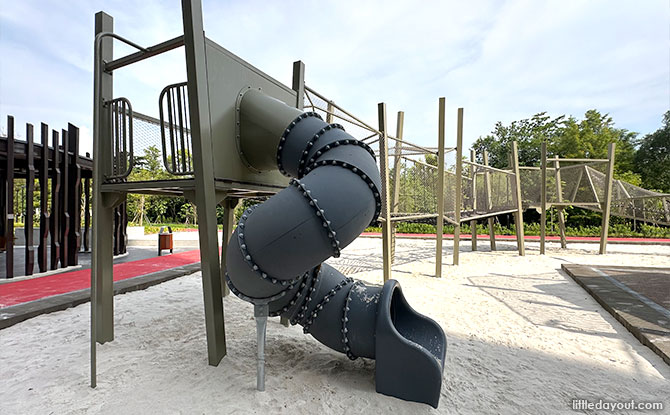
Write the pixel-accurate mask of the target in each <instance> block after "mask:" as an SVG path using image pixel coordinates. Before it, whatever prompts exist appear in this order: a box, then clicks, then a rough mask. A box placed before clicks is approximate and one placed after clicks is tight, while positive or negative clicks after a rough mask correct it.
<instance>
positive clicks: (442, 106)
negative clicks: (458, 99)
mask: <svg viewBox="0 0 670 415" xmlns="http://www.w3.org/2000/svg"><path fill="white" fill-rule="evenodd" d="M445 112H446V100H445V98H444V97H441V98H440V101H439V106H438V113H437V114H438V120H437V222H436V225H437V226H436V228H437V230H436V232H435V245H436V248H435V276H436V277H438V278H441V277H442V234H443V233H444V141H445V140H444V138H445V137H444V136H445V130H444V128H445ZM399 158H400V157H396V159H399Z"/></svg>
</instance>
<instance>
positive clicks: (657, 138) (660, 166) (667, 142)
mask: <svg viewBox="0 0 670 415" xmlns="http://www.w3.org/2000/svg"><path fill="white" fill-rule="evenodd" d="M634 161H635V167H634V168H635V172H636V173H638V174H639V175H640V176H641V179H642V185H643V186H644V187H645V188H647V189H656V190H660V191H663V192H670V111H667V112H666V113H665V115H664V116H663V125H662V126H661V127H660V128H659V129H658V130H656V131H655V132H653V133H651V134H647V135H646V136H645V137H644V138H643V139H642V140H641V142H640V148H639V149H638V150H637V153H636V154H635V158H634Z"/></svg>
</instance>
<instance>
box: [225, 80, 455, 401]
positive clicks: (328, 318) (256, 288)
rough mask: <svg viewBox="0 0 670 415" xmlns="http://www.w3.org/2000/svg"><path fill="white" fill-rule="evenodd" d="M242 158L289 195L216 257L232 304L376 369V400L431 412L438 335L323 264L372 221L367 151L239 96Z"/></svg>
mask: <svg viewBox="0 0 670 415" xmlns="http://www.w3.org/2000/svg"><path fill="white" fill-rule="evenodd" d="M238 113H239V118H238V121H239V125H240V137H241V138H240V142H239V149H240V152H241V153H242V154H243V157H245V158H246V160H247V161H248V162H249V163H250V164H251V167H252V168H255V169H258V170H270V169H279V171H281V172H282V173H283V174H285V175H286V176H288V177H291V178H292V179H291V181H290V185H289V186H288V187H287V188H285V189H284V190H282V191H281V192H279V193H277V194H276V195H274V196H273V197H271V198H270V199H268V200H267V201H265V202H264V203H262V204H260V205H257V206H255V207H254V208H251V209H247V210H246V211H245V212H244V213H243V215H242V217H241V219H240V221H239V223H238V226H237V228H236V230H235V232H234V233H233V235H232V237H231V241H230V245H229V248H228V251H227V256H226V261H227V262H226V264H227V265H226V281H227V283H228V286H229V287H230V289H231V291H232V292H233V293H235V294H236V295H237V296H238V297H240V298H242V299H244V300H246V301H250V302H253V303H254V304H259V303H264V304H267V305H268V306H269V313H270V316H278V315H281V316H283V317H286V318H288V319H289V321H290V322H291V323H292V324H300V325H301V326H302V327H303V331H304V332H305V333H310V334H311V335H312V336H314V338H316V339H317V340H318V341H319V342H321V343H323V344H324V345H326V346H328V347H330V348H331V349H333V350H336V351H339V352H342V353H346V355H347V356H348V357H349V358H350V359H352V360H353V359H356V358H357V357H367V358H372V359H376V369H375V384H376V390H377V392H380V393H383V394H386V395H390V396H395V397H398V398H401V399H405V400H410V401H416V402H423V403H427V404H429V405H431V406H433V407H437V405H438V402H439V398H440V389H441V384H442V372H443V370H444V359H445V353H446V337H445V335H444V332H443V331H442V329H441V328H440V326H439V325H438V324H437V323H436V322H434V321H433V320H431V319H430V318H428V317H425V316H422V315H420V314H418V313H417V312H415V311H414V310H413V309H412V308H411V307H410V306H409V304H408V303H407V301H406V300H405V298H404V296H403V294H402V290H401V288H400V285H399V284H398V282H397V281H395V280H390V281H387V282H386V283H385V284H384V286H383V287H379V286H368V285H365V284H363V283H361V282H359V281H354V280H352V279H351V278H347V277H346V276H344V275H343V274H341V273H340V272H339V271H337V270H336V269H334V268H333V267H331V266H329V265H328V264H325V263H323V262H324V261H325V260H326V259H328V258H329V257H331V256H334V257H338V256H339V255H340V250H341V249H342V248H344V247H346V246H347V245H349V244H350V243H351V242H352V241H353V240H354V239H356V238H357V237H358V236H359V235H360V233H361V232H362V231H363V230H364V229H365V228H366V227H367V226H368V225H369V224H370V223H371V222H373V221H375V220H376V219H377V217H378V216H379V212H380V208H381V197H380V191H381V180H380V175H379V170H378V169H377V165H376V162H375V158H374V153H373V151H372V150H371V149H370V148H369V147H368V146H367V145H366V144H364V143H362V142H361V141H358V140H356V139H354V138H353V137H351V136H350V135H349V134H348V133H346V132H345V131H344V128H343V127H342V126H340V125H338V124H330V125H329V124H327V123H325V122H324V121H323V120H322V119H321V118H320V117H319V116H318V115H317V114H316V113H302V112H301V111H299V110H297V109H295V108H291V107H289V106H287V105H285V104H284V103H282V102H280V101H278V100H275V99H273V98H271V97H268V96H266V95H264V94H263V93H262V92H260V91H258V90H254V89H249V90H248V91H247V92H245V93H244V94H243V97H242V98H241V100H240V104H239V108H238Z"/></svg>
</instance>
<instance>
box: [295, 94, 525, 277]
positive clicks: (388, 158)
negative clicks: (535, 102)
mask: <svg viewBox="0 0 670 415" xmlns="http://www.w3.org/2000/svg"><path fill="white" fill-rule="evenodd" d="M445 106H446V105H445V100H444V98H441V99H440V100H439V114H440V115H439V122H438V143H437V144H438V145H437V146H436V147H426V146H422V145H418V144H415V143H413V142H411V141H409V140H407V139H405V138H404V137H403V126H404V113H403V112H402V111H401V112H399V113H398V115H397V122H396V130H395V134H392V133H391V132H390V131H389V129H388V125H387V124H388V122H387V115H386V106H385V104H383V103H382V104H379V105H378V125H377V127H374V126H372V125H370V124H368V123H366V122H364V121H362V120H360V119H359V118H357V117H356V116H354V115H352V114H351V113H350V112H348V111H346V110H345V109H343V108H342V107H340V106H338V105H337V104H335V103H334V102H333V101H332V100H329V99H328V98H326V97H324V96H323V95H321V94H319V93H318V92H316V91H315V90H313V89H311V88H309V87H307V86H306V87H305V110H310V111H314V112H317V113H319V114H320V115H321V116H322V117H323V118H324V119H325V120H327V121H328V122H331V123H339V124H342V125H343V126H344V127H345V129H346V130H347V131H353V132H354V134H355V137H356V138H358V139H360V140H362V141H364V142H365V143H366V144H368V145H369V146H371V147H372V148H373V149H374V151H375V154H376V156H377V163H378V165H379V168H380V171H381V172H382V201H383V202H382V205H383V206H382V214H381V216H380V218H379V221H380V223H381V225H382V239H383V253H384V255H383V256H384V278H385V280H386V279H388V278H389V277H390V269H391V264H392V263H393V262H394V256H395V227H396V225H397V224H398V223H400V222H421V223H433V224H435V225H436V227H437V232H436V242H437V243H436V255H435V257H436V275H441V269H442V257H443V246H442V238H443V227H444V224H445V223H448V224H451V225H459V224H461V223H463V222H469V223H470V224H471V229H473V232H476V226H475V224H476V221H477V220H482V219H487V220H488V222H489V225H490V226H489V229H490V232H491V235H490V243H491V248H492V249H495V235H494V234H493V232H494V227H493V218H494V217H495V216H496V215H501V214H506V213H513V214H515V215H516V218H517V221H521V220H522V219H521V212H522V206H521V203H520V200H521V198H520V194H521V193H520V188H519V186H520V182H519V179H518V178H519V174H517V173H516V172H517V171H519V170H518V161H516V160H518V157H517V152H516V145H515V144H514V145H513V148H512V149H511V153H512V154H513V155H514V156H513V160H515V162H514V163H512V165H511V166H512V167H511V168H510V169H508V170H504V169H497V168H494V167H491V166H489V165H488V156H487V155H486V154H482V156H481V162H478V161H477V159H476V157H475V154H474V152H471V154H470V159H469V160H466V159H464V158H463V156H464V154H463V146H462V141H463V109H462V108H461V109H459V110H458V113H457V132H456V141H457V142H456V146H454V147H447V146H445V118H446V117H445ZM439 218H442V220H439ZM517 228H518V229H519V233H518V234H517V241H518V249H519V253H520V254H521V255H523V254H524V251H525V250H524V243H523V227H517ZM454 233H455V235H454V250H453V255H452V256H453V263H454V264H455V265H456V264H458V262H459V242H460V226H454ZM476 244H477V238H476V237H474V238H472V246H473V249H476Z"/></svg>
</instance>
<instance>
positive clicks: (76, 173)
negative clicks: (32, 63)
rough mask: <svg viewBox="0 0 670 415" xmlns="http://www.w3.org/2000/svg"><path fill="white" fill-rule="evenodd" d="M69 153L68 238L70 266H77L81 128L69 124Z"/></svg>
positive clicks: (79, 232) (79, 217)
mask: <svg viewBox="0 0 670 415" xmlns="http://www.w3.org/2000/svg"><path fill="white" fill-rule="evenodd" d="M67 135H68V142H69V147H68V153H71V155H70V156H69V157H70V163H69V164H68V169H69V170H70V174H69V179H70V182H69V183H68V188H69V193H68V194H67V200H68V210H69V214H70V216H69V220H70V226H69V233H68V237H67V246H68V257H67V264H68V265H77V263H78V260H79V248H80V244H81V193H80V191H79V189H80V187H81V166H80V165H79V128H77V127H75V126H74V125H72V124H68V134H67Z"/></svg>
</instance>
